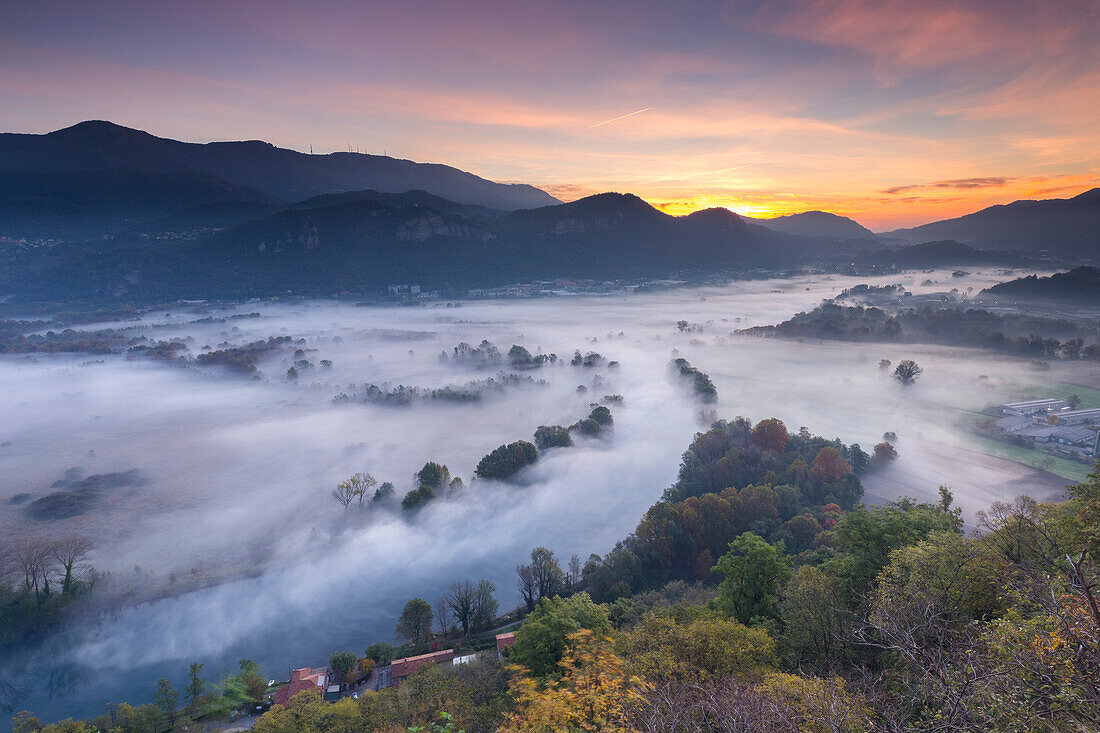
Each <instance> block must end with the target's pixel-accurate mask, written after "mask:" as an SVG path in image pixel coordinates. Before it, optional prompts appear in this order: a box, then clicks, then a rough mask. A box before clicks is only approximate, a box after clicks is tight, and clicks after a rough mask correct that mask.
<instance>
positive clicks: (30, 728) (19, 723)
mask: <svg viewBox="0 0 1100 733" xmlns="http://www.w3.org/2000/svg"><path fill="white" fill-rule="evenodd" d="M38 730H42V721H41V720H39V719H38V718H36V717H35V716H34V715H33V714H31V711H29V710H20V711H19V712H18V713H16V715H15V717H13V718H12V719H11V731H12V733H34V732H35V731H38Z"/></svg>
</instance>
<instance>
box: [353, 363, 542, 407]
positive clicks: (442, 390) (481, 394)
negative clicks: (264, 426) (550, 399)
mask: <svg viewBox="0 0 1100 733" xmlns="http://www.w3.org/2000/svg"><path fill="white" fill-rule="evenodd" d="M546 385H547V382H546V381H545V380H542V379H539V380H535V379H533V378H532V377H531V376H530V375H526V374H525V375H519V374H510V373H508V372H500V373H499V374H498V375H497V376H495V377H488V378H486V379H471V380H469V381H467V382H465V383H464V384H461V385H456V384H448V385H445V386H443V387H435V388H432V389H427V388H421V387H414V386H409V385H404V384H399V385H397V386H396V387H393V386H390V385H388V384H382V385H377V384H365V385H363V386H362V387H361V388H359V389H352V394H348V392H346V391H345V392H341V393H339V394H338V395H336V396H335V397H333V398H332V401H333V402H334V403H336V404H346V403H350V402H356V401H358V402H369V403H372V404H379V405H387V406H393V407H406V406H409V405H411V404H413V403H414V402H416V401H417V400H424V401H433V402H457V403H468V402H481V401H482V400H483V399H485V397H486V395H494V394H503V393H504V392H505V390H507V389H510V388H512V387H544V386H546Z"/></svg>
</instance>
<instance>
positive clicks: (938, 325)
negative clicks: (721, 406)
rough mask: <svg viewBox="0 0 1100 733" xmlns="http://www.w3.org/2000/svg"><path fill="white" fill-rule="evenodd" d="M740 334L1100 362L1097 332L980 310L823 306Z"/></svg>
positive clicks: (1049, 320) (1064, 323) (1059, 322)
mask: <svg viewBox="0 0 1100 733" xmlns="http://www.w3.org/2000/svg"><path fill="white" fill-rule="evenodd" d="M738 333H742V334H746V335H750V336H783V337H785V338H821V339H836V340H840V341H875V342H878V341H886V342H895V343H933V344H943V345H946V346H967V347H976V348H983V349H992V350H994V351H1000V352H1003V353H1006V354H1013V355H1016V356H1022V357H1027V358H1040V359H1065V360H1077V359H1082V360H1086V361H1100V343H1098V341H1100V333H1098V332H1097V330H1096V329H1084V328H1082V327H1080V326H1078V325H1077V324H1075V323H1072V322H1070V321H1066V320H1061V319H1054V318H1041V317H1038V316H1026V315H1020V314H1013V313H991V312H989V311H986V310H981V309H978V308H965V309H964V308H934V307H930V306H929V307H922V308H907V309H902V310H899V311H898V312H897V313H895V314H893V315H891V314H889V313H887V312H886V311H884V310H882V309H881V308H876V307H866V308H865V307H863V306H841V305H837V304H836V303H831V302H825V303H822V304H821V305H819V306H818V307H817V308H814V309H813V310H812V311H810V312H808V313H798V314H797V315H795V316H794V317H793V318H791V319H790V320H787V321H784V322H783V323H780V324H777V325H775V326H756V327H754V328H749V329H744V330H742V331H739V332H738Z"/></svg>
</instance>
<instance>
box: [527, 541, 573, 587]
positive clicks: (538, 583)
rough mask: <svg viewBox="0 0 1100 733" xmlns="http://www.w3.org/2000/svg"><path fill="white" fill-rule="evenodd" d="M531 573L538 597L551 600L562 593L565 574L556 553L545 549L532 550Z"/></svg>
mask: <svg viewBox="0 0 1100 733" xmlns="http://www.w3.org/2000/svg"><path fill="white" fill-rule="evenodd" d="M531 573H532V575H533V576H534V580H535V587H536V589H537V591H538V597H539V598H540V599H542V598H549V597H551V596H554V595H557V594H558V593H560V592H561V588H562V585H563V584H564V580H565V573H563V572H562V569H561V565H559V564H558V560H557V558H556V557H554V553H553V552H552V551H551V550H548V549H546V548H545V547H536V548H535V549H533V550H531Z"/></svg>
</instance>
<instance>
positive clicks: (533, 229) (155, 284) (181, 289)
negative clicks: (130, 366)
mask: <svg viewBox="0 0 1100 733" xmlns="http://www.w3.org/2000/svg"><path fill="white" fill-rule="evenodd" d="M862 246H863V245H860V247H862ZM859 249H860V248H859V247H857V248H853V247H852V246H851V245H848V244H845V243H840V242H829V241H821V240H811V239H808V238H805V237H797V236H793V235H789V234H783V233H781V232H775V231H771V230H769V229H766V228H764V227H761V226H756V225H752V224H747V223H746V222H744V221H743V220H742V219H741V218H740V217H738V216H737V215H736V214H733V213H732V212H730V211H728V210H726V209H710V210H706V211H700V212H696V213H694V214H691V215H689V216H682V217H674V216H669V215H667V214H664V213H662V212H660V211H658V210H657V209H655V208H653V207H652V206H650V205H649V204H647V203H646V202H644V201H642V200H641V199H640V198H638V197H637V196H633V195H630V194H618V193H606V194H599V195H596V196H590V197H588V198H584V199H580V200H579V201H574V202H571V203H568V204H559V205H557V206H547V207H542V208H537V209H529V210H522V211H515V212H511V213H503V214H502V213H500V212H496V211H492V210H486V209H483V208H480V207H475V206H468V205H462V204H456V203H454V202H450V201H446V200H443V199H439V198H438V197H434V196H432V195H430V194H426V193H424V192H417V191H413V192H407V193H405V194H399V195H394V194H380V193H378V192H372V191H361V192H355V193H349V194H338V195H334V196H324V197H319V198H315V199H312V200H309V201H305V202H301V203H299V204H295V205H292V206H286V207H283V208H281V209H279V210H277V211H275V212H274V213H271V214H269V215H266V216H260V217H258V218H255V219H252V220H249V221H245V222H243V223H238V224H236V225H234V226H230V227H229V228H227V229H225V230H224V231H220V232H216V233H212V234H208V235H206V236H202V237H200V238H197V239H191V240H188V239H183V240H177V241H174V242H172V243H170V244H166V243H164V242H162V241H159V240H156V239H143V238H133V237H130V238H127V237H120V238H116V239H113V240H107V241H103V242H100V243H93V242H85V243H69V244H62V245H58V246H56V247H53V248H48V249H46V250H45V251H43V252H42V253H40V254H38V253H34V252H32V253H29V254H28V253H23V254H13V255H10V257H9V259H8V260H7V262H6V263H5V261H3V260H2V259H0V268H2V269H4V270H5V271H6V272H8V273H10V274H11V277H10V278H9V283H10V284H6V285H5V286H4V292H0V297H2V296H4V295H9V294H10V295H14V296H16V298H18V299H19V300H20V301H28V300H62V299H87V300H104V299H106V300H110V299H116V298H122V299H133V300H145V301H147V300H165V299H171V298H177V297H224V298H239V297H251V296H269V295H275V294H286V293H287V292H288V291H291V292H293V293H296V294H300V295H327V294H331V293H336V292H341V291H350V292H366V293H369V292H377V291H378V290H381V289H382V288H384V287H385V286H386V285H388V284H393V283H417V284H420V285H422V286H424V287H430V288H440V289H443V290H444V291H446V292H464V290H465V288H469V287H479V286H493V285H500V284H504V283H507V282H515V281H523V280H531V279H541V278H553V277H574V278H622V277H640V276H663V275H667V274H668V273H670V272H674V271H687V270H694V271H700V272H713V271H716V270H721V269H724V268H730V269H744V268H757V267H768V268H775V267H787V266H795V265H801V264H813V263H817V262H821V263H829V262H835V261H841V260H849V259H850V258H851V256H852V253H853V252H855V251H858V250H859ZM0 254H2V250H0ZM8 288H11V289H10V290H9V289H8Z"/></svg>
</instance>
